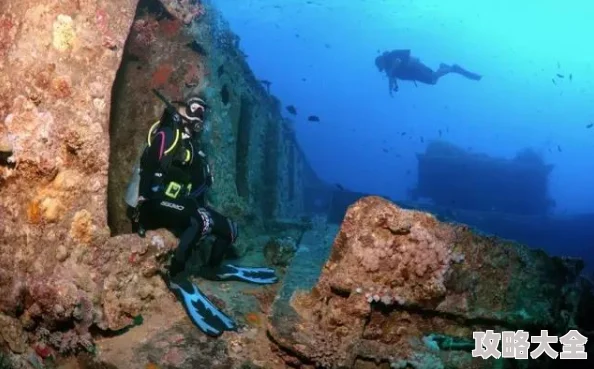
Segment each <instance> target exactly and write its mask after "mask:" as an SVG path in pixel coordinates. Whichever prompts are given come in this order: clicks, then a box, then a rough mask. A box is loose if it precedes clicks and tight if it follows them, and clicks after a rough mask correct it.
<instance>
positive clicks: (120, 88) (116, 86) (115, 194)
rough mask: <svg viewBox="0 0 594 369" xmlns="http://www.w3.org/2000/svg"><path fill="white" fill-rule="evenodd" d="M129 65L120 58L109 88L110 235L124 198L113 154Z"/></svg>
mask: <svg viewBox="0 0 594 369" xmlns="http://www.w3.org/2000/svg"><path fill="white" fill-rule="evenodd" d="M128 67H129V64H128V63H127V62H126V61H125V60H123V59H122V64H121V65H120V68H118V71H117V73H116V77H115V80H114V82H113V86H112V89H111V98H112V101H111V111H110V114H109V116H110V122H109V140H110V153H109V168H110V170H109V172H108V182H107V224H108V225H109V229H110V232H111V235H112V236H115V235H117V234H118V233H119V232H118V229H117V228H118V226H117V224H118V223H120V221H121V216H120V214H119V212H120V206H121V204H119V203H120V202H123V201H124V200H123V199H121V198H120V197H121V196H120V195H121V193H120V189H119V186H118V183H119V181H120V180H121V179H120V178H118V174H117V173H115V171H114V170H113V169H114V168H116V167H117V165H118V161H119V158H118V156H117V155H116V154H115V150H118V148H119V147H121V146H120V145H122V142H121V141H122V139H123V137H122V135H121V133H119V132H118V131H119V127H117V124H116V119H114V118H115V117H116V116H117V111H118V110H119V109H120V108H119V106H118V100H119V99H118V97H119V96H120V95H121V94H122V93H125V91H126V81H125V78H124V77H123V76H124V75H125V74H126V69H127V68H128Z"/></svg>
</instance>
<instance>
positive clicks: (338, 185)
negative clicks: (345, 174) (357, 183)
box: [334, 183, 344, 191]
mask: <svg viewBox="0 0 594 369" xmlns="http://www.w3.org/2000/svg"><path fill="white" fill-rule="evenodd" d="M334 185H335V186H336V188H338V189H339V190H341V191H344V187H342V186H341V185H340V183H336V184H334Z"/></svg>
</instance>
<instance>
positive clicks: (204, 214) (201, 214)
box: [127, 91, 278, 337]
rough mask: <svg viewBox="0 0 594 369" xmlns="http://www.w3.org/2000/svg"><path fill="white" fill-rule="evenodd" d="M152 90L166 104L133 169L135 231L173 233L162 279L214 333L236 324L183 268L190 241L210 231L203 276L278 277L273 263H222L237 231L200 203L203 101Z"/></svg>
mask: <svg viewBox="0 0 594 369" xmlns="http://www.w3.org/2000/svg"><path fill="white" fill-rule="evenodd" d="M155 93H156V94H157V95H158V96H159V97H160V98H161V99H162V100H163V101H164V102H165V103H166V104H167V106H168V107H167V108H166V109H165V111H164V113H163V115H162V117H161V120H160V121H158V122H157V123H155V125H154V126H153V127H152V128H151V130H150V132H149V135H148V146H147V147H146V148H145V150H144V152H143V154H142V157H141V160H140V166H139V171H138V172H137V173H139V175H140V178H139V183H137V184H136V185H137V186H138V199H137V204H136V207H135V209H136V214H137V216H136V218H135V219H136V220H137V222H138V224H137V226H139V227H140V228H139V229H138V232H139V234H140V235H141V236H144V232H145V231H144V230H145V229H157V228H167V229H169V230H171V231H172V232H174V233H175V234H176V235H177V236H178V237H179V244H178V246H177V249H176V250H175V253H174V256H173V259H172V261H171V264H170V266H169V269H168V273H167V274H165V275H164V276H163V277H164V280H165V282H166V284H167V285H168V287H169V288H170V289H171V291H172V292H174V293H175V294H176V296H177V297H178V298H179V299H180V301H181V302H182V304H183V306H184V308H185V310H186V312H187V313H188V315H189V317H190V318H191V320H192V321H193V323H194V324H195V325H196V326H197V327H198V328H199V329H200V330H201V331H203V332H204V333H206V334H207V335H210V336H214V337H217V336H219V335H221V334H222V333H223V332H224V331H226V330H235V329H236V324H235V322H234V321H233V320H232V319H231V318H230V317H229V316H227V315H226V314H225V313H223V312H222V311H220V310H219V309H217V307H216V306H215V305H214V304H213V303H212V302H211V301H209V299H208V298H207V297H206V296H205V295H204V294H203V293H202V292H201V291H200V289H198V287H197V286H195V285H194V284H192V283H191V282H190V281H189V279H188V276H187V275H186V273H184V268H185V262H186V260H187V259H188V258H189V256H190V254H191V250H192V248H193V247H194V246H197V245H199V244H200V241H202V240H203V239H204V238H205V237H207V236H209V235H213V236H215V239H216V240H215V241H214V243H213V246H212V250H211V252H210V258H209V260H208V261H207V262H206V263H205V264H206V265H204V266H203V267H202V268H201V270H200V276H201V277H203V278H206V279H209V280H216V281H229V280H237V281H245V282H251V283H256V284H272V283H276V282H277V281H278V279H277V277H276V275H275V271H274V270H273V269H269V268H251V267H239V266H235V265H232V264H223V259H224V257H225V254H226V253H227V251H229V249H230V247H231V245H232V244H233V242H234V241H235V239H236V238H237V234H238V233H237V224H236V223H235V222H234V221H232V220H230V219H229V218H227V217H225V216H223V215H221V214H220V213H218V212H216V211H215V210H214V209H212V208H210V207H208V206H207V205H206V199H205V193H206V190H207V189H208V188H209V187H210V186H211V185H212V183H213V178H212V174H211V172H210V169H209V166H208V163H207V161H206V158H205V154H204V152H203V151H202V150H200V143H199V134H200V132H201V131H202V126H203V120H204V116H205V112H206V110H207V107H206V104H205V102H204V100H203V99H201V98H200V97H198V96H190V97H189V98H188V99H187V100H186V101H185V102H183V103H181V102H174V103H169V102H168V101H167V100H165V99H164V98H163V97H162V95H160V94H159V93H158V92H157V91H155ZM174 104H175V105H177V106H174ZM131 186H132V184H131ZM127 202H128V204H129V205H131V203H130V201H128V200H127Z"/></svg>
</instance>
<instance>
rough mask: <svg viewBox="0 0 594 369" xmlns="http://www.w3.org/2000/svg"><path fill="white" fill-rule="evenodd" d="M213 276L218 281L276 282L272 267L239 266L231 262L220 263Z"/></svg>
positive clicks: (276, 278)
mask: <svg viewBox="0 0 594 369" xmlns="http://www.w3.org/2000/svg"><path fill="white" fill-rule="evenodd" d="M215 277H216V279H217V280H219V281H241V282H249V283H255V284H274V283H276V282H278V277H277V276H276V274H275V272H274V269H270V268H254V267H240V266H235V265H232V264H226V265H222V266H221V267H220V268H219V269H218V270H217V272H216V274H215Z"/></svg>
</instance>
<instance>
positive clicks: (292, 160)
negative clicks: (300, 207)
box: [288, 144, 295, 201]
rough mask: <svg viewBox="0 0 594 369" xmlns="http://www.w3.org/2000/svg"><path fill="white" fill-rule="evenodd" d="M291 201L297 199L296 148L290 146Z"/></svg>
mask: <svg viewBox="0 0 594 369" xmlns="http://www.w3.org/2000/svg"><path fill="white" fill-rule="evenodd" d="M288 161H289V169H288V170H289V201H293V199H294V198H295V147H293V144H291V145H290V146H289V158H288Z"/></svg>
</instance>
